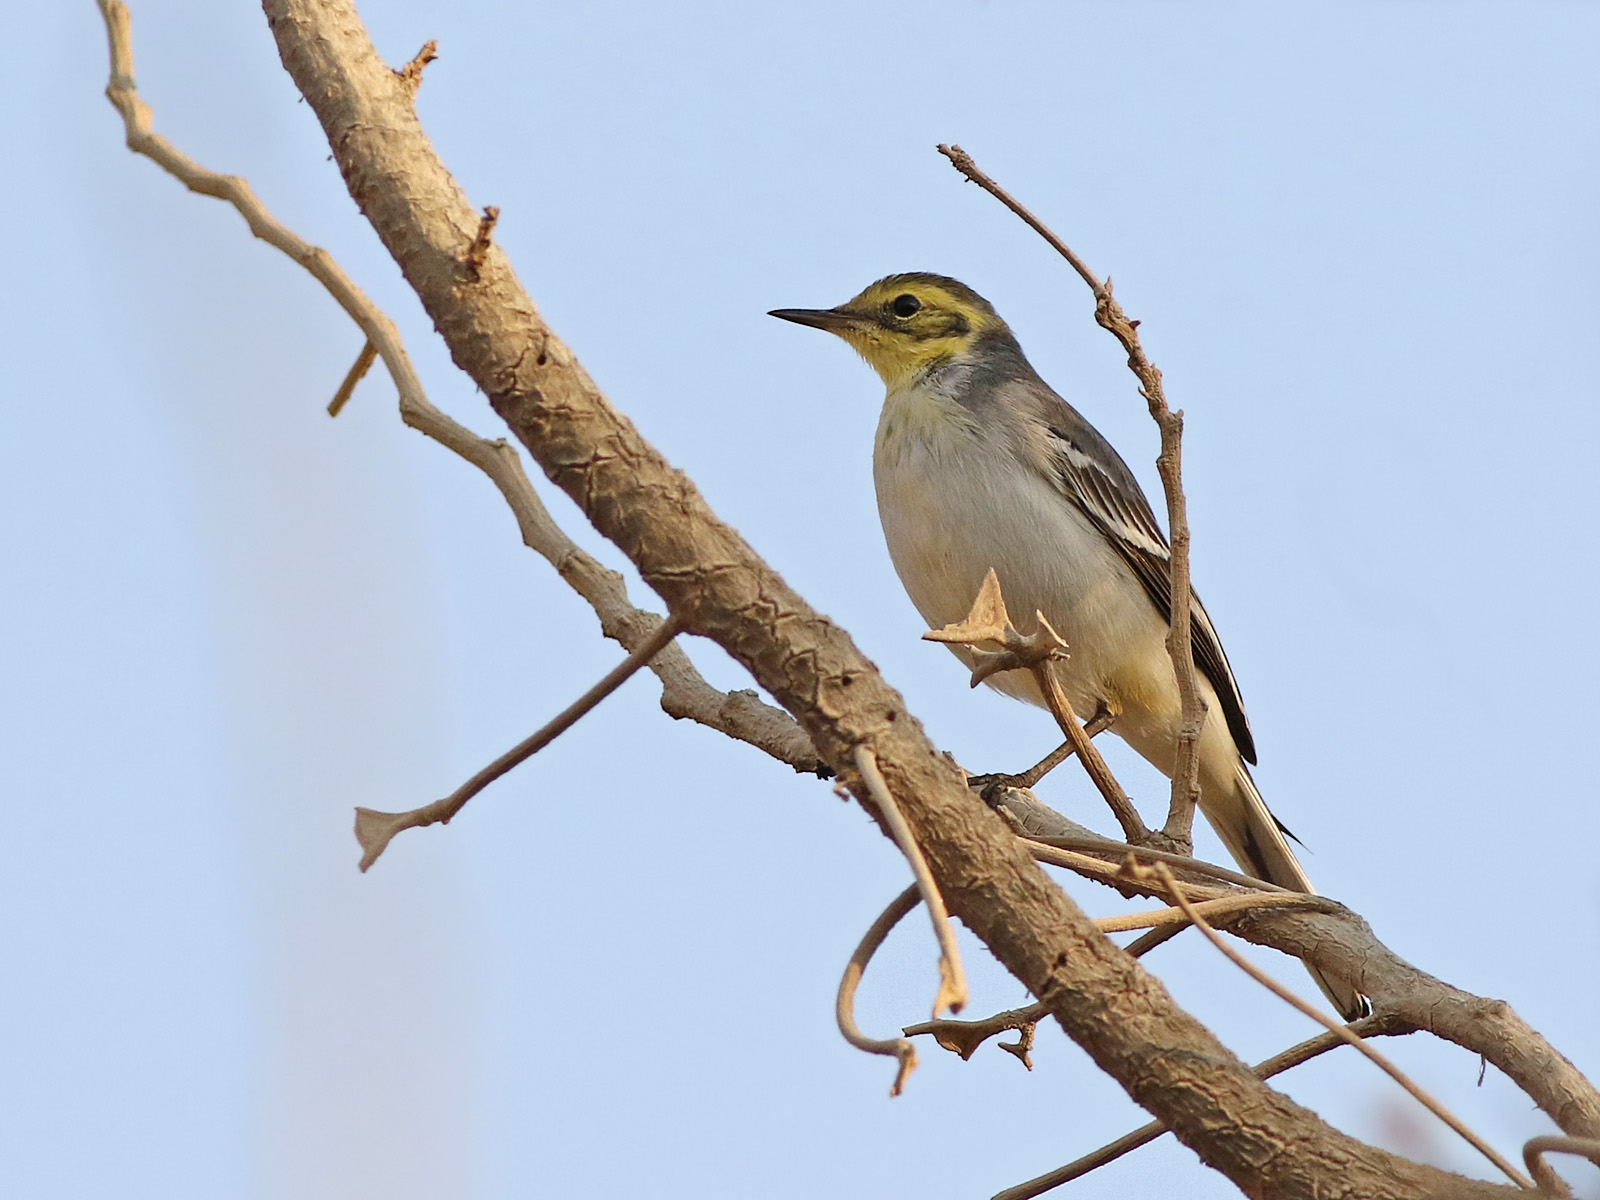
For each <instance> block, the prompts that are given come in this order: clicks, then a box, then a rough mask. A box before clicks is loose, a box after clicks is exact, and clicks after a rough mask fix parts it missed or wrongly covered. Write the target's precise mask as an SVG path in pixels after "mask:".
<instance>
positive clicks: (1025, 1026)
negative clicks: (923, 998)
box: [900, 922, 1187, 1071]
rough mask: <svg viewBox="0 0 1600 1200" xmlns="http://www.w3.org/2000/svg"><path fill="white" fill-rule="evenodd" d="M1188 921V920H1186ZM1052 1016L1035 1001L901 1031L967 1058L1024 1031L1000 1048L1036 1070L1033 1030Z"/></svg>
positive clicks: (1151, 944)
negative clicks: (999, 1038) (1032, 1052)
mask: <svg viewBox="0 0 1600 1200" xmlns="http://www.w3.org/2000/svg"><path fill="white" fill-rule="evenodd" d="M1186 923H1187V922H1186ZM1180 928H1181V926H1180V927H1173V926H1170V925H1169V926H1166V927H1164V928H1162V929H1160V930H1154V931H1152V932H1156V933H1159V934H1160V935H1161V936H1159V937H1151V936H1149V935H1148V934H1147V935H1146V936H1144V937H1141V938H1136V939H1134V940H1133V941H1131V942H1129V943H1128V944H1127V945H1126V946H1125V947H1123V949H1124V950H1125V951H1126V952H1127V953H1128V954H1130V955H1132V956H1133V957H1134V958H1138V957H1140V956H1141V955H1144V954H1146V953H1148V952H1149V951H1151V950H1154V949H1155V948H1156V947H1157V946H1159V945H1160V944H1161V943H1162V942H1164V941H1166V940H1167V939H1168V938H1169V937H1171V936H1172V935H1173V934H1174V933H1177V932H1178V931H1179V929H1180ZM1049 1015H1050V1010H1049V1008H1047V1007H1046V1006H1045V1005H1044V1004H1041V1003H1038V1002H1035V1003H1033V1004H1026V1005H1024V1006H1023V1007H1021V1008H1011V1009H1007V1010H1006V1011H1005V1012H998V1013H995V1014H994V1015H993V1016H989V1017H982V1018H980V1019H978V1020H976V1021H956V1020H951V1019H950V1018H949V1017H939V1018H936V1019H934V1020H932V1021H923V1022H921V1023H919V1024H916V1025H907V1026H906V1027H905V1028H904V1029H902V1030H901V1031H900V1032H901V1033H903V1034H905V1035H906V1036H907V1037H918V1036H920V1035H922V1034H930V1035H932V1037H933V1040H934V1041H936V1042H938V1043H939V1045H940V1046H942V1047H944V1049H946V1050H949V1051H950V1052H951V1053H952V1054H959V1055H960V1056H961V1057H962V1059H963V1060H965V1059H969V1058H971V1057H972V1055H973V1053H974V1052H975V1051H976V1050H977V1049H978V1047H979V1046H981V1045H983V1043H984V1042H986V1041H988V1040H989V1039H990V1038H992V1037H994V1036H995V1035H996V1034H999V1033H1005V1032H1006V1031H1008V1030H1011V1029H1016V1030H1019V1031H1021V1040H1020V1041H1019V1042H1017V1043H1016V1044H1013V1045H1007V1044H1005V1043H1003V1042H1002V1043H1000V1048H1001V1049H1002V1050H1005V1051H1006V1052H1007V1053H1009V1054H1011V1055H1013V1056H1015V1057H1016V1058H1018V1059H1020V1060H1021V1062H1022V1065H1023V1066H1025V1067H1027V1068H1028V1070H1030V1071H1031V1070H1033V1063H1032V1061H1031V1060H1030V1059H1029V1057H1028V1053H1027V1052H1028V1051H1030V1050H1032V1049H1033V1029H1034V1027H1035V1026H1036V1025H1038V1023H1039V1022H1040V1021H1042V1020H1044V1019H1045V1018H1046V1017H1047V1016H1049Z"/></svg>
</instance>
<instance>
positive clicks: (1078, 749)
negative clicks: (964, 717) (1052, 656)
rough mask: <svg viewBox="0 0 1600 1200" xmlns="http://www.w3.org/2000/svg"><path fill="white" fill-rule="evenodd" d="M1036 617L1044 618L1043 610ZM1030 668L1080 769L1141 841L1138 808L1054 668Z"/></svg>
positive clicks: (1145, 833) (1126, 830)
mask: <svg viewBox="0 0 1600 1200" xmlns="http://www.w3.org/2000/svg"><path fill="white" fill-rule="evenodd" d="M1039 619H1040V620H1041V621H1043V620H1044V617H1043V615H1042V614H1041V615H1040V617H1039ZM1032 670H1033V677H1034V679H1036V680H1037V681H1038V683H1039V690H1040V692H1042V693H1043V694H1044V699H1045V703H1046V705H1048V707H1049V709H1050V715H1051V716H1053V717H1054V718H1055V719H1056V724H1057V725H1059V726H1060V727H1061V732H1062V733H1064V734H1066V735H1067V741H1068V742H1070V743H1071V744H1072V749H1073V752H1074V753H1076V754H1077V756H1078V761H1079V762H1081V763H1082V764H1083V769H1084V770H1085V771H1087V772H1088V773H1089V778H1090V779H1092V780H1094V785H1095V787H1097V788H1098V789H1099V790H1100V795H1101V796H1103V797H1104V798H1105V802H1106V804H1107V805H1109V806H1110V808H1111V812H1112V815H1113V816H1115V817H1116V818H1117V824H1119V825H1121V826H1122V833H1123V836H1124V837H1126V838H1127V839H1128V841H1130V842H1139V843H1142V842H1144V841H1145V840H1147V839H1148V838H1149V836H1150V830H1149V829H1148V828H1147V827H1146V826H1145V823H1144V819H1143V818H1142V817H1140V816H1139V810H1138V809H1137V808H1135V807H1134V806H1133V801H1132V800H1130V799H1128V793H1127V792H1125V791H1123V790H1122V785H1121V784H1120V783H1118V782H1117V777H1116V776H1115V775H1113V774H1112V773H1111V768H1110V766H1108V765H1107V763H1106V760H1105V758H1104V756H1102V755H1101V753H1100V748H1099V747H1098V746H1096V745H1095V744H1094V742H1092V741H1090V740H1089V738H1090V735H1089V732H1088V730H1087V729H1086V728H1085V727H1084V726H1082V725H1080V724H1079V723H1078V714H1077V713H1075V712H1073V711H1072V702H1071V701H1070V700H1068V699H1067V694H1066V692H1064V691H1062V690H1061V684H1060V683H1059V682H1058V681H1057V680H1056V676H1055V672H1054V671H1052V670H1050V666H1049V664H1048V663H1035V664H1034V665H1033V668H1032Z"/></svg>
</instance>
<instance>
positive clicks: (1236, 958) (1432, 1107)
mask: <svg viewBox="0 0 1600 1200" xmlns="http://www.w3.org/2000/svg"><path fill="white" fill-rule="evenodd" d="M1129 866H1130V867H1131V869H1132V870H1133V871H1134V872H1145V871H1148V872H1153V873H1154V874H1155V876H1156V877H1157V878H1158V879H1160V880H1161V882H1162V883H1163V884H1164V885H1165V886H1166V887H1167V888H1168V889H1169V890H1170V892H1171V894H1172V897H1173V899H1175V900H1176V901H1177V902H1178V907H1179V908H1181V909H1183V911H1184V912H1185V913H1186V914H1187V915H1188V917H1189V920H1190V921H1192V922H1193V923H1194V924H1195V926H1196V927H1197V928H1198V929H1199V930H1200V932H1201V933H1203V934H1205V935H1206V939H1207V940H1208V941H1210V943H1211V944H1212V945H1213V946H1215V947H1216V948H1217V949H1218V950H1220V951H1222V953H1223V954H1224V955H1226V956H1227V957H1228V959H1229V960H1231V961H1232V962H1233V964H1234V965H1235V966H1236V967H1238V968H1239V969H1240V970H1241V971H1243V972H1244V973H1245V974H1246V975H1248V976H1250V978H1252V979H1254V980H1255V981H1256V982H1257V983H1259V984H1260V985H1261V986H1262V987H1264V988H1266V989H1267V990H1268V991H1270V992H1271V993H1272V994H1273V995H1275V996H1277V997H1278V998H1279V999H1280V1000H1282V1001H1284V1003H1286V1004H1290V1005H1292V1006H1294V1007H1295V1008H1297V1009H1299V1010H1300V1011H1301V1012H1303V1013H1305V1015H1306V1016H1308V1017H1310V1018H1311V1019H1312V1020H1313V1021H1316V1022H1317V1023H1318V1024H1319V1025H1322V1026H1324V1027H1326V1028H1327V1030H1328V1032H1330V1033H1332V1034H1334V1035H1335V1036H1337V1037H1339V1038H1342V1039H1343V1040H1344V1041H1346V1042H1348V1043H1349V1044H1350V1045H1352V1046H1354V1047H1355V1048H1356V1049H1357V1050H1359V1051H1361V1053H1362V1054H1364V1055H1366V1056H1367V1057H1368V1058H1369V1059H1371V1060H1372V1061H1373V1062H1374V1063H1375V1064H1377V1066H1378V1067H1379V1068H1380V1069H1381V1070H1382V1071H1383V1072H1384V1073H1385V1074H1387V1075H1388V1076H1389V1078H1390V1079H1393V1080H1394V1081H1395V1082H1396V1083H1398V1084H1399V1085H1400V1086H1401V1087H1403V1088H1404V1089H1405V1090H1406V1091H1408V1092H1410V1093H1411V1095H1412V1096H1413V1097H1415V1098H1416V1099H1417V1100H1418V1101H1419V1102H1420V1103H1421V1104H1422V1105H1423V1106H1424V1107H1425V1108H1427V1110H1428V1111H1429V1112H1431V1113H1433V1115H1434V1116H1436V1117H1438V1118H1439V1119H1440V1120H1441V1121H1443V1122H1444V1123H1445V1124H1446V1125H1448V1126H1450V1128H1451V1129H1453V1130H1455V1131H1456V1132H1457V1133H1458V1134H1460V1135H1461V1137H1462V1138H1464V1139H1465V1140H1466V1142H1467V1144H1468V1145H1470V1146H1471V1147H1472V1148H1473V1149H1474V1150H1476V1151H1478V1153H1479V1154H1482V1155H1483V1156H1484V1157H1485V1158H1487V1159H1488V1160H1489V1161H1490V1162H1492V1163H1493V1164H1494V1165H1495V1166H1496V1167H1497V1168H1498V1169H1499V1170H1500V1171H1501V1172H1503V1173H1504V1174H1505V1176H1506V1177H1507V1178H1508V1179H1510V1180H1511V1182H1513V1183H1515V1184H1516V1185H1517V1186H1518V1187H1520V1188H1525V1189H1527V1190H1529V1191H1533V1190H1534V1184H1533V1181H1532V1180H1531V1179H1529V1178H1528V1177H1527V1176H1526V1175H1524V1174H1523V1173H1522V1172H1521V1171H1519V1170H1517V1169H1516V1168H1515V1167H1513V1166H1512V1165H1511V1164H1510V1163H1509V1162H1507V1161H1506V1159H1505V1158H1504V1157H1503V1156H1502V1155H1501V1154H1500V1153H1499V1152H1498V1151H1497V1150H1495V1148H1494V1147H1493V1146H1491V1145H1489V1143H1487V1142H1485V1141H1484V1140H1483V1139H1482V1138H1480V1137H1479V1136H1478V1135H1477V1134H1475V1133H1473V1132H1472V1130H1471V1129H1469V1128H1467V1126H1466V1125H1465V1124H1464V1123H1463V1122H1462V1121H1461V1120H1460V1119H1459V1118H1458V1117H1456V1115H1455V1114H1454V1113H1452V1112H1451V1111H1450V1110H1449V1109H1447V1108H1446V1107H1445V1106H1444V1105H1442V1104H1440V1103H1439V1102H1438V1101H1437V1100H1435V1099H1434V1098H1433V1097H1432V1096H1430V1095H1429V1094H1428V1093H1427V1091H1425V1090H1424V1089H1423V1088H1422V1086H1421V1085H1420V1084H1418V1083H1416V1082H1415V1081H1414V1080H1413V1079H1412V1078H1411V1077H1410V1076H1409V1075H1407V1074H1406V1073H1405V1072H1404V1071H1402V1070H1401V1069H1400V1068H1399V1067H1397V1066H1395V1065H1394V1063H1392V1062H1390V1061H1389V1059H1388V1057H1387V1056H1386V1055H1384V1054H1381V1053H1379V1052H1378V1051H1377V1050H1374V1049H1373V1048H1372V1047H1371V1046H1370V1045H1368V1044H1367V1043H1366V1042H1365V1041H1363V1040H1362V1038H1361V1037H1360V1036H1359V1035H1358V1034H1356V1033H1354V1032H1352V1030H1351V1027H1350V1026H1348V1025H1341V1024H1339V1022H1337V1021H1335V1020H1334V1019H1333V1018H1332V1017H1329V1016H1325V1015H1324V1014H1323V1013H1322V1011H1321V1010H1320V1009H1319V1008H1317V1007H1316V1006H1315V1005H1314V1004H1309V1003H1307V1002H1306V1001H1305V1000H1302V999H1301V998H1300V997H1299V996H1297V995H1295V994H1294V993H1293V992H1292V991H1290V990H1289V989H1288V988H1286V987H1284V986H1283V984H1281V983H1279V982H1278V981H1277V980H1276V979H1274V978H1272V976H1270V975H1268V974H1267V973H1266V972H1265V971H1263V970H1261V969H1260V968H1259V967H1257V966H1256V965H1255V964H1254V963H1252V962H1251V961H1250V960H1249V959H1248V958H1246V957H1245V956H1244V955H1242V954H1240V953H1239V952H1238V951H1237V950H1235V949H1234V948H1233V947H1232V946H1230V945H1228V942H1227V939H1225V938H1224V937H1223V936H1222V935H1221V934H1220V933H1218V932H1217V931H1216V930H1215V929H1213V928H1211V926H1210V925H1208V924H1207V923H1206V919H1205V917H1204V916H1203V915H1201V914H1200V913H1199V912H1198V911H1197V910H1196V908H1195V906H1194V905H1192V904H1190V903H1189V901H1188V900H1186V899H1185V898H1184V895H1183V892H1182V890H1181V889H1180V888H1179V887H1178V882H1177V880H1176V879H1174V878H1173V877H1172V871H1171V870H1170V869H1169V868H1168V867H1167V864H1166V863H1162V862H1158V863H1156V864H1155V865H1154V866H1153V867H1141V866H1139V865H1137V864H1136V863H1132V862H1130V863H1129Z"/></svg>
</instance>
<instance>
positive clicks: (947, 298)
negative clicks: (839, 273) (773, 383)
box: [771, 272, 1004, 391]
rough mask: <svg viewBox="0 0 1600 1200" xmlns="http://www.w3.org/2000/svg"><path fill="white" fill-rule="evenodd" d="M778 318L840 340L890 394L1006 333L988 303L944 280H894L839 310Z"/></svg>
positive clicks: (794, 311)
mask: <svg viewBox="0 0 1600 1200" xmlns="http://www.w3.org/2000/svg"><path fill="white" fill-rule="evenodd" d="M771 315H772V316H774V317H781V318H782V319H784V320H786V321H794V322H796V323H797V324H800V325H810V326H813V327H815V328H817V329H826V330H827V331H828V332H829V333H835V334H838V335H839V336H840V337H842V338H843V339H844V340H845V341H847V342H849V343H850V345H851V346H853V347H854V348H855V350H856V352H857V353H858V354H860V355H861V357H862V358H864V359H866V360H867V362H868V364H869V365H871V367H872V369H873V370H875V371H877V372H878V375H879V376H880V377H881V378H882V379H883V382H884V383H885V384H886V385H887V386H888V388H889V390H890V391H894V390H895V389H896V388H899V387H902V386H904V385H905V384H907V383H909V382H910V381H911V380H912V379H914V378H915V377H916V376H917V375H919V374H921V373H922V372H924V371H926V370H928V369H929V368H930V367H934V366H938V365H941V364H943V363H947V362H952V361H956V360H959V359H961V358H964V357H966V356H967V355H969V354H970V353H971V352H972V349H973V347H974V345H975V344H976V342H977V341H978V338H979V337H980V336H981V335H982V334H983V333H984V332H985V331H987V330H991V329H996V328H1004V323H1003V322H1002V321H1001V320H1000V318H999V317H997V316H996V315H995V312H994V309H993V308H991V307H990V306H989V302H988V301H987V300H985V299H984V298H983V297H982V296H980V295H978V293H976V292H974V291H973V290H972V289H971V288H969V287H967V286H966V284H964V283H959V282H957V281H956V280H954V279H949V278H946V277H945V276H943V275H928V274H923V273H920V272H919V273H915V274H910V275H890V276H889V277H888V278H886V279H880V280H878V282H876V283H874V284H872V285H870V286H869V287H868V288H867V289H866V290H865V291H863V292H862V293H861V294H860V295H859V296H857V297H856V298H855V299H853V300H850V301H848V302H846V303H844V304H841V305H839V306H838V307H837V308H824V309H804V308H783V309H778V310H776V311H774V312H773V313H772V314H771Z"/></svg>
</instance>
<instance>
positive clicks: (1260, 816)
mask: <svg viewBox="0 0 1600 1200" xmlns="http://www.w3.org/2000/svg"><path fill="white" fill-rule="evenodd" d="M1204 765H1205V764H1204V763H1202V767H1203V766H1204ZM1219 774H1220V772H1219ZM1210 775H1211V773H1210V772H1204V771H1203V772H1202V778H1201V789H1200V808H1201V811H1202V812H1204V813H1205V815H1206V819H1207V820H1208V821H1210V822H1211V827H1212V828H1213V829H1215V830H1216V831H1217V835H1218V836H1219V837H1220V838H1221V839H1222V843H1223V845H1225V846H1227V848H1228V852H1229V853H1230V854H1232V855H1233V857H1234V860H1235V861H1236V862H1237V863H1238V864H1239V866H1240V867H1241V868H1242V869H1243V870H1244V871H1246V872H1248V873H1249V874H1251V875H1254V876H1255V877H1256V878H1257V879H1264V880H1266V881H1267V882H1268V883H1275V884H1277V885H1278V886H1279V887H1285V888H1292V889H1293V890H1295V891H1297V892H1312V893H1315V891H1316V889H1315V888H1313V887H1312V886H1311V880H1310V879H1309V878H1307V876H1306V872H1305V868H1304V867H1302V866H1301V865H1300V860H1299V859H1297V858H1295V856H1294V851H1293V850H1292V849H1291V848H1290V846H1289V839H1288V838H1287V837H1285V836H1284V833H1283V828H1282V826H1280V825H1279V824H1278V822H1277V820H1276V818H1274V817H1273V815H1272V813H1270V812H1269V811H1268V810H1267V805H1266V802H1265V801H1264V800H1262V799H1261V793H1260V792H1258V791H1257V790H1256V784H1255V780H1253V779H1251V778H1250V772H1249V771H1248V770H1247V769H1246V768H1245V766H1244V764H1243V763H1239V764H1238V765H1237V766H1236V768H1235V769H1234V770H1233V772H1232V776H1233V777H1232V779H1228V778H1227V777H1226V776H1224V777H1223V778H1220V779H1219V778H1216V777H1215V776H1212V777H1209V778H1208V777H1207V776H1210ZM1230 783H1231V784H1232V785H1233V786H1231V787H1230V786H1229V784H1230ZM1306 970H1308V971H1310V972H1311V978H1312V979H1314V980H1316V983H1317V986H1318V987H1319V988H1321V989H1322V994H1323V995H1324V996H1326V997H1327V998H1328V1000H1329V1002H1331V1003H1332V1005H1333V1007H1334V1008H1336V1009H1337V1010H1338V1012H1339V1015H1340V1016H1341V1017H1343V1018H1344V1019H1345V1020H1346V1021H1355V1020H1359V1019H1360V1018H1362V1017H1364V1016H1367V1015H1368V1014H1369V1013H1371V1012H1372V1005H1371V1003H1369V1002H1368V1000H1367V998H1366V997H1365V996H1363V995H1362V994H1361V993H1360V992H1358V991H1356V990H1355V989H1354V988H1352V987H1350V986H1349V985H1348V984H1344V983H1340V982H1338V981H1336V980H1332V979H1329V978H1328V977H1327V976H1325V975H1324V974H1322V972H1320V971H1318V970H1317V969H1316V968H1315V967H1313V966H1311V964H1309V963H1307V964H1306Z"/></svg>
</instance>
